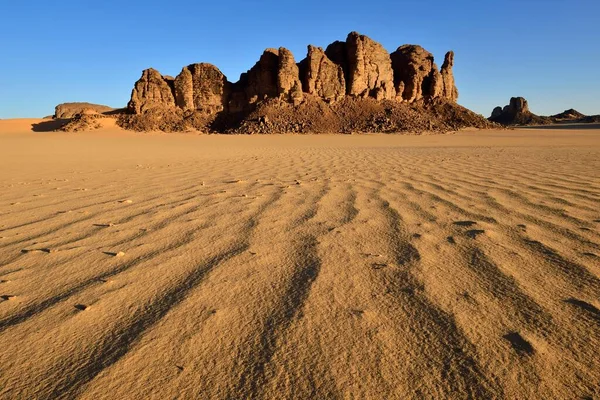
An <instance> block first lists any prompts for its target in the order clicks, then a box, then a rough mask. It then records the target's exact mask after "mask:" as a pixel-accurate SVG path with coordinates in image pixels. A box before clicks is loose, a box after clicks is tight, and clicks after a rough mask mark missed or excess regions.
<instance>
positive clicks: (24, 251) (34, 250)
mask: <svg viewBox="0 0 600 400" xmlns="http://www.w3.org/2000/svg"><path fill="white" fill-rule="evenodd" d="M35 252H40V253H48V254H49V253H54V252H56V250H52V249H48V248H43V249H23V250H21V253H23V254H27V253H35Z"/></svg>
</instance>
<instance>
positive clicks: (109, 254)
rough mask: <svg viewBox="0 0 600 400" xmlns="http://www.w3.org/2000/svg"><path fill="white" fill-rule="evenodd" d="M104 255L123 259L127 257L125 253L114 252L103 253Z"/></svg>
mask: <svg viewBox="0 0 600 400" xmlns="http://www.w3.org/2000/svg"><path fill="white" fill-rule="evenodd" d="M103 253H104V254H106V255H107V256H111V257H123V256H124V255H125V253H124V252H122V251H119V252H118V253H114V252H112V251H103Z"/></svg>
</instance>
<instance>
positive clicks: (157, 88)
mask: <svg viewBox="0 0 600 400" xmlns="http://www.w3.org/2000/svg"><path fill="white" fill-rule="evenodd" d="M173 92H174V80H173V79H172V78H169V77H163V76H162V75H161V74H160V72H158V71H157V70H155V69H153V68H149V69H147V70H144V72H143V73H142V77H141V78H140V79H139V80H138V81H137V82H136V83H135V85H134V87H133V91H132V92H131V100H130V101H129V104H127V109H128V110H130V111H131V112H132V113H134V114H141V113H143V112H145V111H147V110H151V109H153V108H165V107H167V108H171V107H175V96H174V95H173Z"/></svg>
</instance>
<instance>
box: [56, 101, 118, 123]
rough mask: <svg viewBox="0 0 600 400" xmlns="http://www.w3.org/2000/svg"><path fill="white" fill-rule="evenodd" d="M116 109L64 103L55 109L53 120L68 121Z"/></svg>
mask: <svg viewBox="0 0 600 400" xmlns="http://www.w3.org/2000/svg"><path fill="white" fill-rule="evenodd" d="M114 110H115V109H114V108H111V107H108V106H103V105H100V104H91V103H62V104H59V105H57V106H56V107H55V108H54V116H53V118H57V119H68V118H74V117H75V116H76V115H79V114H84V115H86V114H87V115H91V114H103V113H108V112H111V111H114Z"/></svg>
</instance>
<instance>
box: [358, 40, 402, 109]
mask: <svg viewBox="0 0 600 400" xmlns="http://www.w3.org/2000/svg"><path fill="white" fill-rule="evenodd" d="M346 52H347V60H348V67H347V68H348V72H347V81H346V85H347V87H346V93H347V94H348V95H351V96H356V97H363V98H364V97H373V98H375V99H377V100H384V99H393V98H395V97H396V90H395V88H394V73H393V71H392V63H391V60H390V55H389V53H388V52H387V51H386V50H385V49H384V48H383V46H382V45H381V44H379V43H377V42H375V41H374V40H372V39H370V38H368V37H367V36H364V35H360V34H358V33H357V32H352V33H350V34H349V35H348V37H347V38H346Z"/></svg>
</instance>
